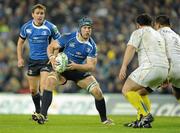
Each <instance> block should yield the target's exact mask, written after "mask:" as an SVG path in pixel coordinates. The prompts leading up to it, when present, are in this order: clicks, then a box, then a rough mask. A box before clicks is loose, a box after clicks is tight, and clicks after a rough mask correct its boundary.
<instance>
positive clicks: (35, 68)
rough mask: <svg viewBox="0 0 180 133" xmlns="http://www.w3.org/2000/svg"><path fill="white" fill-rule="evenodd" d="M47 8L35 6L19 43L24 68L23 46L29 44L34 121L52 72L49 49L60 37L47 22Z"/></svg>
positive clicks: (21, 31)
mask: <svg viewBox="0 0 180 133" xmlns="http://www.w3.org/2000/svg"><path fill="white" fill-rule="evenodd" d="M45 12H46V7H45V6H44V5H42V4H37V5H34V6H33V8H32V17H33V19H32V20H30V21H28V22H27V23H25V24H24V25H23V26H22V27H21V30H20V35H19V39H18V42H17V58H18V67H24V57H23V45H24V42H25V40H26V39H27V40H28V43H29V52H30V53H29V60H28V71H27V79H28V82H29V88H30V92H31V95H32V100H33V102H34V105H35V112H34V114H33V115H32V119H33V120H35V121H36V120H37V114H38V113H40V108H41V107H40V99H41V96H40V92H39V89H40V90H41V92H42V91H43V89H44V88H45V83H46V78H47V76H48V73H49V72H50V70H51V66H50V65H49V64H47V63H48V60H49V59H48V56H47V47H48V45H49V43H50V41H51V39H52V38H53V39H54V40H55V39H57V38H59V37H60V33H59V32H58V30H57V28H56V26H55V25H54V24H52V23H51V22H49V21H47V20H45Z"/></svg>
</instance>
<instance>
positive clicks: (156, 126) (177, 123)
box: [0, 115, 180, 133]
mask: <svg viewBox="0 0 180 133" xmlns="http://www.w3.org/2000/svg"><path fill="white" fill-rule="evenodd" d="M109 117H110V118H112V119H113V120H114V122H115V124H116V125H114V126H105V125H102V123H100V122H99V116H88V115H49V117H48V118H49V121H48V122H47V123H45V124H44V125H39V124H37V122H34V121H32V120H31V119H30V115H0V133H180V117H155V121H154V122H153V124H152V126H153V128H151V129H144V128H141V129H139V128H138V129H134V128H127V127H124V126H123V123H126V122H130V121H132V120H135V116H120V115H117V116H115V115H112V116H109Z"/></svg>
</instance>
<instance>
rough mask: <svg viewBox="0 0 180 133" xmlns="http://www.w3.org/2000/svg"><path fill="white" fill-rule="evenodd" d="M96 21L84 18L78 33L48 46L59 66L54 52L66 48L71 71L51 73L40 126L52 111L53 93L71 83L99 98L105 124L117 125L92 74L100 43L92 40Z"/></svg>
mask: <svg viewBox="0 0 180 133" xmlns="http://www.w3.org/2000/svg"><path fill="white" fill-rule="evenodd" d="M92 26H93V21H92V19H91V18H88V17H83V18H81V19H80V20H79V29H78V31H77V32H73V33H70V34H66V35H64V36H62V37H60V38H58V40H57V41H53V42H52V43H51V44H50V45H49V46H48V50H47V51H48V57H49V59H50V61H51V63H52V65H53V66H55V64H56V61H55V55H54V54H53V53H54V50H58V49H63V52H64V53H65V54H66V55H67V56H68V59H69V62H70V63H69V64H68V65H67V70H66V71H65V72H63V73H61V74H58V73H57V72H55V71H54V72H51V73H50V74H49V77H48V80H47V86H46V89H45V90H44V93H43V97H42V108H41V114H40V115H39V119H38V123H39V124H44V122H45V119H44V118H45V117H46V115H47V111H48V108H49V106H50V104H51V102H52V90H53V89H55V88H56V86H57V85H58V84H60V83H61V84H65V83H66V81H67V80H72V81H74V82H75V83H76V84H77V85H78V86H79V87H80V88H82V89H86V90H87V91H88V92H89V93H91V94H92V95H93V96H94V98H95V106H96V109H97V111H98V112H99V115H100V118H101V122H102V123H103V124H105V125H114V123H113V122H112V121H111V120H110V119H108V118H107V116H106V105H105V100H104V97H103V93H102V91H101V89H100V86H99V84H98V82H97V81H96V79H95V77H94V76H92V75H91V74H90V72H92V71H94V70H95V69H96V63H97V51H96V43H95V42H94V41H93V39H92V38H91V33H92Z"/></svg>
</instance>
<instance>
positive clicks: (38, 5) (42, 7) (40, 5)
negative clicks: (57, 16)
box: [32, 4, 46, 13]
mask: <svg viewBox="0 0 180 133" xmlns="http://www.w3.org/2000/svg"><path fill="white" fill-rule="evenodd" d="M37 8H40V9H43V10H44V12H46V7H45V6H44V5H42V4H36V5H34V6H33V7H32V13H34V11H35V9H37Z"/></svg>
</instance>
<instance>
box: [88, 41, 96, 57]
mask: <svg viewBox="0 0 180 133" xmlns="http://www.w3.org/2000/svg"><path fill="white" fill-rule="evenodd" d="M90 43H91V44H92V49H91V51H90V52H89V54H88V57H92V58H95V57H96V56H97V47H96V43H95V42H94V41H93V39H92V38H90Z"/></svg>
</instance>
